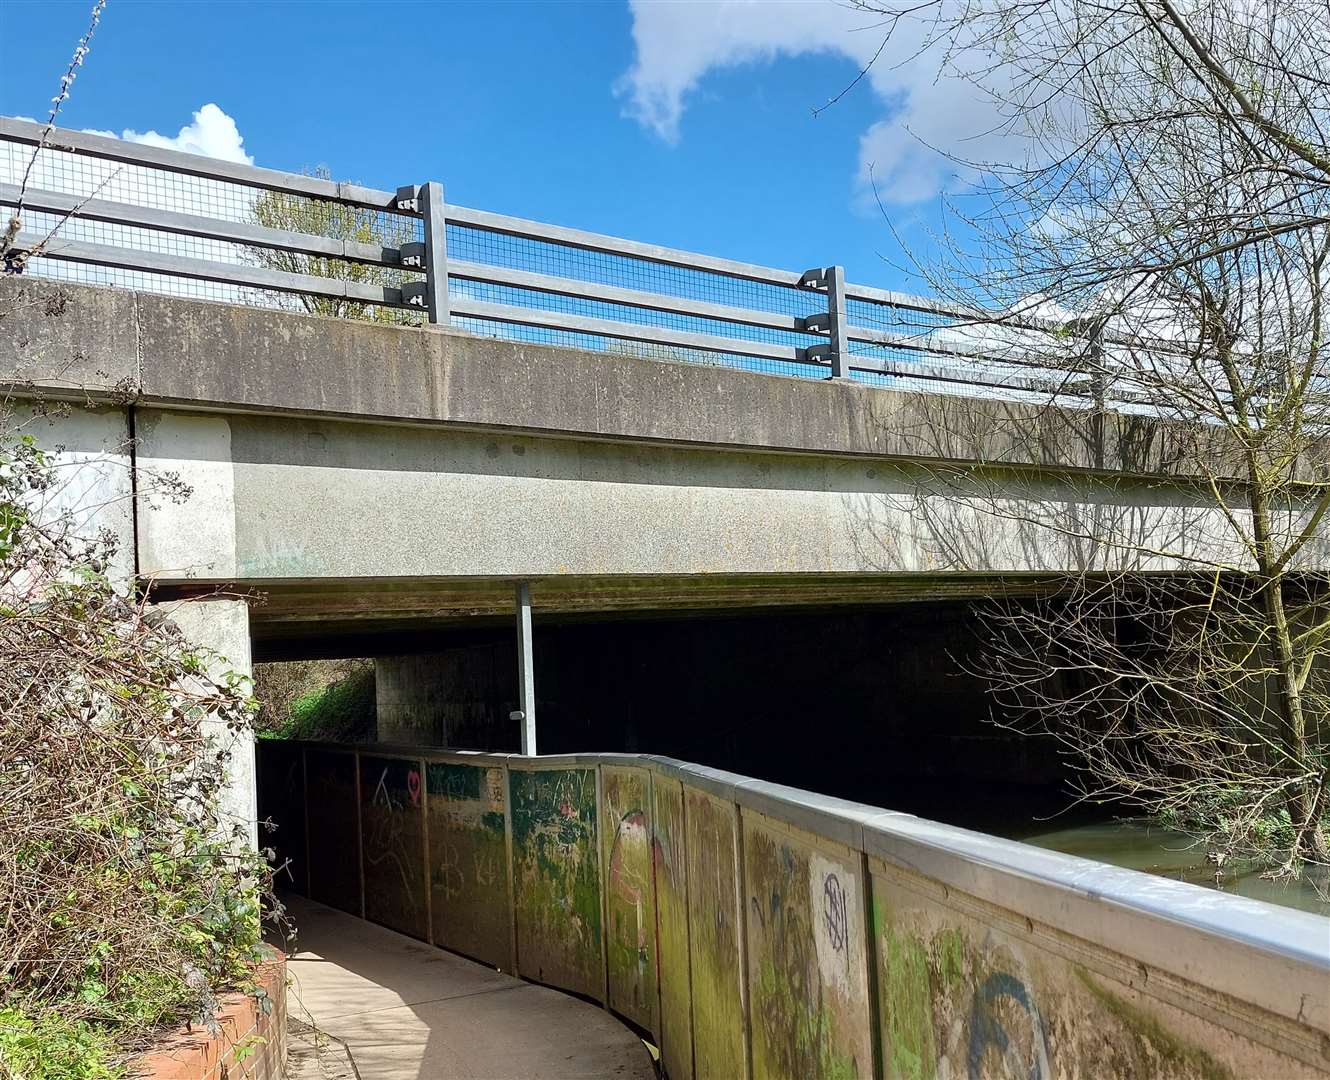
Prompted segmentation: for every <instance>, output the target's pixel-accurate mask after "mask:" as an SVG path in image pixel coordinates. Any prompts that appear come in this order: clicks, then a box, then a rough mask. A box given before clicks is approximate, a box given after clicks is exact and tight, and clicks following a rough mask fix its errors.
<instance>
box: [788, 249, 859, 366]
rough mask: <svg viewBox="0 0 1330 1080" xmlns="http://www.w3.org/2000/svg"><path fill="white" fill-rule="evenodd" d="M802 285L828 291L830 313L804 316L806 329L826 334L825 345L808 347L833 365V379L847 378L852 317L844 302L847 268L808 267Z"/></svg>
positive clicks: (811, 354)
mask: <svg viewBox="0 0 1330 1080" xmlns="http://www.w3.org/2000/svg"><path fill="white" fill-rule="evenodd" d="M800 284H801V285H803V286H804V287H805V288H808V289H823V290H825V291H826V294H827V312H826V314H825V315H823V314H820V313H819V314H817V315H810V316H808V318H806V319H804V325H803V328H804V329H805V330H812V331H816V332H819V333H825V334H826V335H827V343H826V344H825V345H814V346H813V347H812V348H811V349H809V350H808V356H809V358H810V359H813V360H825V361H826V362H827V363H828V364H830V365H831V377H832V378H833V379H845V378H848V377H849V375H850V335H849V325H850V322H849V317H848V315H847V312H846V301H845V267H843V266H828V267H826V268H825V269H820V270H809V271H808V272H807V273H805V274H804V275H803V277H802V278H801V279H800Z"/></svg>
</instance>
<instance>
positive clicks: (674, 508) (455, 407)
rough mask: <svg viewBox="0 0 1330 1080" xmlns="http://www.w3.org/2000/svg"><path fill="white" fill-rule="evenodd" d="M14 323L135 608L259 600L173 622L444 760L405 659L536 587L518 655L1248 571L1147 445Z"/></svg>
mask: <svg viewBox="0 0 1330 1080" xmlns="http://www.w3.org/2000/svg"><path fill="white" fill-rule="evenodd" d="M0 304H3V305H4V307H5V326H4V331H3V336H4V345H3V348H4V350H5V351H4V354H3V357H2V358H0V362H2V363H3V369H4V370H3V374H4V379H5V381H6V382H7V383H8V384H9V385H10V386H11V387H12V388H13V389H14V390H15V391H16V392H17V394H19V395H20V396H23V397H26V398H28V399H31V400H32V401H34V402H38V401H43V400H44V401H46V402H48V403H49V402H50V401H52V400H53V399H57V400H63V401H65V402H75V403H77V404H78V408H75V409H73V410H71V411H67V412H65V413H63V414H62V415H59V416H52V417H49V418H46V419H42V420H41V421H40V424H41V426H40V427H39V428H37V429H35V430H37V433H38V435H39V437H40V438H41V439H42V440H43V441H44V442H46V443H48V444H49V445H52V446H55V445H59V446H60V447H62V453H63V455H64V458H65V459H66V460H68V461H70V462H85V463H86V462H87V461H88V460H89V459H94V458H95V459H96V462H97V463H96V465H95V467H94V468H92V469H91V470H89V469H87V468H85V469H83V470H82V471H81V476H80V478H78V479H77V480H76V482H75V484H74V487H73V489H72V490H71V491H69V492H64V493H59V494H58V496H57V499H56V501H57V502H58V503H59V502H60V501H61V500H63V502H64V503H67V504H71V505H72V504H74V503H79V502H82V503H84V504H86V505H88V506H90V507H95V508H96V516H95V519H96V523H97V524H98V525H100V526H102V527H110V528H111V529H112V530H113V531H115V532H117V534H118V536H119V539H120V560H121V562H120V565H119V566H118V567H117V568H116V571H117V573H119V574H120V575H121V577H122V579H123V580H125V581H127V582H129V581H134V582H137V583H139V584H140V585H141V586H143V587H145V588H148V589H150V590H151V593H152V596H153V597H154V599H156V600H158V601H160V602H164V603H165V602H170V601H173V600H177V599H181V598H186V597H194V596H200V595H208V594H212V593H214V592H215V591H216V590H217V589H218V588H223V587H224V588H225V589H226V590H229V591H230V592H231V593H233V594H234V593H241V594H244V593H252V594H254V595H255V596H261V597H262V602H261V603H255V604H251V605H246V604H245V603H243V602H241V601H239V600H235V599H230V600H226V599H214V600H209V601H208V602H207V603H206V604H203V605H191V606H188V607H186V608H183V609H182V614H181V617H182V618H184V619H187V620H192V621H196V622H197V621H199V620H203V621H205V622H206V624H207V625H206V626H197V627H195V628H194V629H195V631H196V632H197V633H200V634H203V641H204V643H206V644H209V645H213V646H214V647H216V648H217V650H218V651H219V652H220V653H222V654H223V655H226V656H228V657H230V659H231V661H232V662H233V664H234V665H235V666H236V669H237V670H240V671H245V670H247V669H248V664H249V662H250V661H249V658H250V656H251V655H252V651H253V650H254V649H257V650H259V651H260V653H261V654H263V655H274V656H279V655H288V654H291V655H362V656H363V655H377V656H379V658H380V659H379V665H380V676H381V677H380V680H379V682H380V687H381V697H384V696H385V695H386V698H385V700H383V701H381V709H380V719H381V722H382V723H383V725H384V728H385V735H386V737H392V738H396V739H398V740H402V739H414V738H420V739H422V741H425V742H434V743H436V744H437V743H439V742H445V743H446V742H447V741H448V740H447V738H446V737H442V738H441V737H440V732H439V729H438V727H437V725H432V724H431V721H430V710H431V709H432V708H433V709H435V712H437V711H438V710H437V708H436V707H435V706H431V705H430V704H429V702H430V701H431V700H434V699H436V698H437V697H438V687H437V682H438V679H437V678H433V679H431V678H430V677H429V673H428V665H422V664H421V662H420V661H419V660H417V659H413V658H412V657H410V656H402V657H400V658H397V659H395V658H394V655H393V654H394V650H396V651H399V652H400V653H411V652H420V651H422V650H421V649H420V648H419V647H415V648H411V647H409V645H408V647H402V643H404V642H406V643H409V642H410V641H411V639H412V638H413V637H415V638H417V639H419V637H420V635H422V634H430V633H438V632H440V631H443V630H447V629H448V628H456V627H476V626H485V625H504V626H507V625H510V624H511V620H512V618H513V613H514V605H515V590H514V586H515V584H519V583H520V590H519V591H520V595H522V596H525V597H527V598H529V603H530V608H529V609H528V610H527V612H526V614H527V616H528V621H527V622H521V621H520V620H519V629H520V628H521V627H523V626H527V627H529V625H530V624H529V617H530V613H531V612H534V614H535V617H536V619H537V621H538V622H540V621H542V620H549V619H556V620H567V619H574V618H578V617H590V616H600V617H606V616H609V615H616V616H623V615H628V614H634V613H635V614H639V615H640V614H644V613H654V614H656V615H660V614H662V613H675V614H680V613H690V612H691V613H697V612H709V611H712V612H714V611H728V612H736V611H750V612H751V611H759V610H773V609H774V610H795V609H817V610H829V609H830V610H834V609H836V608H837V607H841V608H846V607H847V606H854V607H856V608H863V607H865V606H872V605H883V604H890V603H898V602H901V601H904V600H929V601H932V602H938V601H940V600H943V599H946V598H956V597H966V596H976V595H992V594H995V593H1003V592H1006V593H1013V594H1020V593H1022V592H1034V591H1038V590H1041V589H1046V588H1051V587H1056V586H1057V585H1058V584H1060V583H1062V582H1065V580H1066V579H1067V576H1068V575H1070V574H1087V573H1088V574H1108V573H1115V572H1121V571H1132V572H1140V573H1151V574H1183V573H1189V572H1192V571H1193V570H1194V569H1195V568H1196V567H1197V566H1201V567H1208V566H1213V565H1214V564H1216V563H1227V564H1230V565H1240V564H1241V560H1242V558H1243V555H1242V553H1241V552H1240V551H1237V550H1236V549H1234V548H1233V547H1232V544H1233V540H1232V538H1231V535H1228V536H1226V534H1231V530H1230V529H1229V527H1228V525H1227V523H1226V522H1224V521H1223V520H1222V519H1221V518H1220V516H1219V511H1218V509H1216V507H1215V506H1214V504H1213V499H1212V497H1211V496H1210V494H1209V492H1208V491H1207V490H1206V489H1205V488H1203V487H1202V486H1201V485H1200V484H1199V483H1198V482H1196V481H1194V480H1192V479H1191V478H1190V476H1191V472H1189V465H1190V464H1191V463H1192V462H1194V460H1195V455H1196V454H1198V453H1213V452H1215V448H1214V447H1213V446H1209V445H1207V443H1206V440H1203V439H1198V438H1197V437H1196V433H1195V432H1189V431H1180V430H1178V429H1177V428H1175V427H1172V426H1170V425H1169V424H1167V423H1164V422H1161V421H1158V420H1155V419H1151V418H1146V417H1140V416H1131V415H1126V414H1123V413H1119V412H1111V411H1097V410H1089V409H1076V408H1056V407H1049V406H1047V405H1043V406H1036V405H1033V404H1022V403H1019V402H1012V401H1010V400H1000V399H997V398H994V397H992V396H983V395H976V396H972V397H964V396H959V395H957V394H954V393H950V394H928V393H922V392H919V391H918V390H909V391H900V390H891V389H883V388H879V387H872V386H865V385H862V384H859V383H855V382H852V381H849V380H829V381H812V380H806V379H785V378H774V377H771V376H769V375H764V374H758V373H753V372H748V371H742V370H734V369H732V368H727V367H720V366H707V365H699V364H693V363H677V362H676V363H671V362H663V361H659V360H653V359H642V358H638V357H634V356H627V355H616V354H612V353H611V354H607V353H604V352H599V353H597V352H588V351H579V350H572V349H564V348H556V347H549V346H538V345H531V344H523V343H516V342H511V341H502V340H496V339H492V338H482V337H477V336H473V335H469V334H465V333H458V332H448V331H442V330H424V329H414V328H409V327H398V326H385V325H376V324H370V323H364V322H355V321H350V320H338V319H326V318H317V317H312V316H307V315H301V314H295V313H291V312H285V311H273V310H265V309H262V308H256V307H252V306H239V305H228V304H218V303H209V302H202V301H193V300H185V299H178V298H172V297H167V296H161V295H156V294H153V293H148V292H135V291H130V290H123V289H99V288H92V287H87V286H78V285H70V284H55V283H50V282H41V281H39V280H37V279H15V278H10V279H7V280H5V281H4V283H3V292H0ZM47 411H48V412H49V409H48V410H47ZM90 477H96V480H95V482H94V481H93V480H91V479H90ZM90 485H91V486H90ZM186 489H187V491H188V494H187V496H185V495H184V491H185V490H186ZM1310 557H1312V558H1324V552H1323V551H1322V550H1320V549H1313V550H1312V552H1311V556H1310ZM283 650H287V652H283ZM519 654H520V655H521V657H522V659H523V668H522V671H521V673H520V679H521V686H520V688H519V689H520V691H521V695H522V696H521V700H520V702H517V703H515V704H520V705H521V706H522V710H523V711H524V712H525V714H526V716H525V720H526V721H527V727H528V728H530V727H531V721H532V720H533V719H534V717H533V714H534V697H533V696H531V694H530V689H531V669H532V662H531V656H530V649H529V648H524V649H522V650H519ZM431 732H432V733H433V734H431ZM527 735H528V741H529V743H530V744H531V745H534V732H533V731H527ZM496 744H497V745H503V742H502V741H498V740H496V739H495V737H494V734H493V732H492V731H491V733H490V737H489V738H488V740H485V741H482V742H480V744H479V745H482V746H491V747H492V746H495V745H496ZM473 745H474V744H473ZM245 799H246V802H247V804H248V805H252V800H250V798H249V796H245ZM247 816H252V815H247Z"/></svg>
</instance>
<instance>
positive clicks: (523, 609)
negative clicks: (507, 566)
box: [512, 581, 536, 757]
mask: <svg viewBox="0 0 1330 1080" xmlns="http://www.w3.org/2000/svg"><path fill="white" fill-rule="evenodd" d="M515 599H516V608H517V698H518V708H517V711H516V712H515V713H514V714H513V716H512V719H514V720H518V721H520V722H521V725H522V753H523V754H524V755H525V756H527V757H535V756H536V675H535V662H534V656H533V654H532V648H531V584H530V583H529V582H526V581H522V582H519V583H518V585H517V589H516V597H515Z"/></svg>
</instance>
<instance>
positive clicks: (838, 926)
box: [822, 873, 850, 953]
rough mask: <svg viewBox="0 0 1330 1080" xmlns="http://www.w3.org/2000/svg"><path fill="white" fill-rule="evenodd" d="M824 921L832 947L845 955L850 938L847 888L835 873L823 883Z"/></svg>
mask: <svg viewBox="0 0 1330 1080" xmlns="http://www.w3.org/2000/svg"><path fill="white" fill-rule="evenodd" d="M822 919H823V922H824V923H825V924H826V928H827V940H828V941H830V942H831V947H832V948H833V949H834V950H835V951H836V952H838V953H843V952H844V951H845V946H846V944H847V943H848V941H849V937H850V924H849V917H848V915H847V913H846V910H845V888H844V886H842V885H841V883H840V878H839V877H837V876H836V875H835V874H834V873H833V874H828V875H827V876H826V879H825V880H824V881H823V882H822Z"/></svg>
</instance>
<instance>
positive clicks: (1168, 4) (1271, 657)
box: [861, 0, 1330, 873]
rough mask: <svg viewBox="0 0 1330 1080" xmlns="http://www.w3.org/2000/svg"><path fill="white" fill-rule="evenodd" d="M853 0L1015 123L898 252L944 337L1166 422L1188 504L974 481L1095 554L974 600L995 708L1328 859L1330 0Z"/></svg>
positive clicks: (1166, 796)
mask: <svg viewBox="0 0 1330 1080" xmlns="http://www.w3.org/2000/svg"><path fill="white" fill-rule="evenodd" d="M861 6H862V7H864V8H865V9H867V10H869V11H872V12H873V13H874V14H875V16H876V17H878V18H883V17H885V20H886V21H885V24H883V25H885V27H886V32H887V33H897V32H901V30H902V27H903V22H904V21H905V20H924V21H925V22H926V23H927V30H926V33H925V41H926V44H925V49H926V50H930V49H936V50H937V52H938V54H939V58H940V63H941V65H942V67H943V69H944V71H945V72H946V73H947V74H948V75H949V76H960V77H962V78H964V79H966V80H969V82H971V83H972V84H974V85H975V86H978V87H980V88H981V89H982V90H983V91H984V92H985V93H986V94H988V95H989V96H990V97H991V98H992V101H993V102H994V104H995V106H996V109H997V113H998V115H999V116H1001V117H1002V127H1003V134H1005V136H1007V138H1006V139H1005V140H1004V145H1008V146H1010V147H1012V151H1011V154H1010V157H1011V160H1003V161H961V160H960V159H959V158H957V159H956V161H957V163H958V165H961V166H963V167H964V169H965V170H966V172H967V174H968V175H971V176H978V177H980V178H981V179H979V180H978V181H976V182H975V183H974V184H972V185H971V186H969V187H968V188H967V189H966V190H965V192H964V193H963V194H960V195H957V196H955V197H952V198H950V199H949V200H948V211H949V213H950V215H952V220H951V224H950V225H949V228H948V234H947V237H946V240H947V241H948V242H947V243H944V244H942V245H939V246H940V247H941V249H942V250H944V252H945V254H943V255H941V256H929V257H927V258H925V257H923V256H919V257H917V258H916V259H915V266H916V268H917V270H918V272H919V273H920V275H921V276H922V277H923V278H924V279H925V280H926V281H927V283H928V285H929V287H931V288H932V289H933V290H934V291H936V292H938V293H940V294H941V295H942V296H944V297H946V298H947V299H949V300H950V301H951V302H953V303H954V304H956V305H957V306H958V308H960V309H961V310H963V311H965V312H967V313H968V315H969V325H968V327H967V328H965V329H961V330H955V331H953V332H952V333H951V340H952V341H953V342H955V341H963V342H968V343H969V345H970V346H971V347H973V348H974V349H976V351H980V352H984V353H987V354H988V355H990V356H995V357H998V358H1000V359H1001V360H1003V361H1005V362H1008V363H1010V364H1019V365H1022V366H1026V367H1033V368H1034V369H1036V370H1040V371H1043V372H1045V373H1046V374H1048V375H1050V376H1051V378H1050V380H1049V382H1050V385H1051V389H1050V391H1049V392H1048V394H1047V395H1046V403H1047V404H1048V405H1050V406H1057V407H1072V408H1076V409H1080V410H1081V415H1083V416H1084V417H1085V423H1086V424H1087V426H1088V425H1091V424H1093V423H1096V422H1098V423H1102V420H1103V416H1104V412H1103V410H1104V408H1105V405H1106V404H1107V405H1109V406H1112V407H1113V408H1114V409H1116V410H1117V411H1119V412H1122V413H1127V414H1135V415H1137V416H1141V417H1147V418H1151V419H1152V420H1153V421H1154V422H1155V423H1157V424H1158V425H1162V426H1166V427H1167V428H1168V429H1169V432H1170V439H1171V440H1172V441H1173V443H1174V445H1175V446H1178V447H1180V448H1181V450H1182V453H1181V466H1182V468H1181V470H1180V471H1184V472H1186V473H1187V474H1188V476H1189V479H1188V482H1187V484H1186V485H1185V486H1183V487H1181V488H1179V489H1178V491H1179V494H1178V498H1179V500H1181V501H1184V502H1185V501H1191V502H1193V503H1196V505H1197V508H1198V511H1201V512H1198V513H1196V514H1194V515H1192V516H1191V518H1190V519H1189V520H1190V522H1191V523H1190V524H1189V525H1188V526H1187V528H1186V529H1185V530H1182V532H1181V533H1179V534H1176V535H1174V534H1168V533H1167V532H1165V533H1164V534H1162V535H1161V533H1160V531H1159V530H1148V529H1145V530H1143V529H1140V528H1124V527H1123V525H1124V523H1123V522H1122V521H1120V520H1117V519H1112V520H1106V519H1104V518H1102V517H1099V516H1096V515H1090V516H1088V517H1087V516H1085V515H1080V516H1078V517H1076V518H1075V519H1071V518H1068V517H1067V516H1066V515H1065V513H1062V514H1061V516H1059V515H1060V511H1058V510H1057V509H1056V508H1048V507H1041V506H1040V505H1038V502H1037V500H1028V501H1020V500H1018V501H1017V502H1018V505H1013V504H1012V502H1011V500H1006V501H1005V502H1002V503H1001V504H1000V505H999V502H1000V501H999V500H998V499H996V498H994V499H992V500H991V502H990V512H991V513H995V514H1004V515H1009V516H1013V517H1020V518H1022V519H1023V520H1025V521H1028V522H1029V523H1031V524H1034V525H1037V526H1038V527H1039V528H1040V529H1042V530H1045V531H1047V532H1049V533H1050V534H1053V533H1057V534H1061V535H1063V536H1066V537H1072V538H1075V539H1076V540H1077V541H1079V542H1080V543H1081V544H1083V545H1085V546H1086V547H1087V548H1088V549H1089V551H1090V554H1089V557H1087V558H1086V559H1085V561H1084V562H1083V564H1082V570H1081V572H1080V575H1079V576H1078V578H1077V579H1076V580H1075V581H1074V582H1070V583H1069V584H1068V585H1067V587H1066V588H1065V589H1064V590H1062V592H1061V593H1060V594H1059V595H1057V596H1054V597H1049V598H1047V599H1045V600H1042V601H1039V602H1037V603H1022V604H1020V605H1015V604H1004V605H1000V606H995V608H994V610H993V611H992V612H991V613H990V616H989V618H988V621H987V629H988V631H989V636H990V637H991V641H992V646H991V660H990V662H989V663H988V664H986V674H987V675H988V676H989V677H991V678H992V679H993V680H994V687H995V690H996V693H997V694H998V696H999V698H1000V699H1001V700H1002V702H1003V704H1004V706H1005V712H1004V715H1005V716H1006V717H1007V718H1008V721H1009V722H1012V721H1011V719H1010V718H1011V717H1013V716H1015V717H1017V719H1016V720H1015V721H1014V722H1015V723H1016V724H1017V725H1018V726H1020V727H1021V728H1022V729H1024V730H1033V731H1036V732H1040V733H1044V734H1049V735H1052V736H1054V737H1056V738H1058V739H1060V740H1062V741H1063V743H1064V744H1066V746H1067V747H1068V749H1069V750H1070V751H1071V752H1072V753H1073V754H1074V755H1076V757H1077V758H1078V759H1079V761H1080V764H1081V765H1082V766H1083V768H1084V772H1083V774H1082V775H1084V776H1085V778H1086V783H1087V787H1086V794H1087V795H1089V796H1090V797H1093V798H1096V799H1106V798H1121V799H1126V800H1128V801H1129V802H1131V803H1133V804H1134V805H1137V806H1140V807H1144V808H1146V809H1147V810H1149V811H1152V812H1155V813H1161V814H1165V815H1167V816H1168V817H1169V818H1171V819H1172V820H1173V821H1175V822H1177V823H1179V824H1181V825H1184V826H1186V827H1189V828H1192V829H1195V830H1197V831H1198V832H1200V833H1202V834H1204V835H1205V836H1207V837H1208V838H1209V839H1210V840H1211V841H1212V842H1214V843H1215V844H1216V845H1217V847H1219V848H1221V849H1222V850H1224V851H1233V852H1245V853H1249V854H1256V855H1258V856H1260V857H1262V858H1265V859H1269V860H1271V861H1272V863H1273V864H1274V865H1276V866H1277V867H1278V868H1279V870H1280V871H1281V872H1285V873H1289V872H1293V871H1294V870H1296V869H1297V868H1298V867H1299V866H1300V865H1302V864H1303V863H1305V862H1306V861H1308V860H1315V861H1322V862H1324V861H1330V842H1328V841H1327V836H1326V826H1327V822H1328V821H1330V805H1328V804H1330V793H1327V790H1326V789H1327V777H1328V770H1330V720H1328V719H1327V716H1328V714H1330V597H1328V596H1327V588H1326V585H1327V566H1328V563H1327V557H1328V552H1327V543H1326V536H1327V529H1326V525H1327V520H1326V519H1327V512H1328V511H1330V469H1328V468H1327V458H1328V455H1327V445H1328V444H1327V438H1330V366H1328V357H1327V349H1326V318H1327V314H1330V312H1327V308H1326V275H1327V269H1328V268H1327V256H1328V255H1330V145H1328V143H1327V131H1330V81H1327V79H1326V72H1327V71H1330V34H1327V31H1326V26H1327V25H1330V5H1327V4H1326V2H1325V0H1280V2H1278V3H1274V2H1268V3H1254V4H1253V3H1249V2H1247V0H1195V2H1192V3H1189V4H1187V5H1185V6H1179V5H1178V4H1177V3H1175V2H1174V0H1128V2H1127V3H1121V4H1119V3H1107V2H1097V0H1034V2H1029V3H1026V2H1019V0H962V2H960V3H957V2H955V0H924V2H922V3H920V4H912V5H910V6H908V7H905V6H901V7H894V6H893V5H891V4H889V3H884V2H882V0H862V3H861ZM912 32H913V30H912ZM920 135H921V136H922V137H924V138H927V136H928V133H927V132H921V133H920ZM956 236H962V237H965V240H964V242H960V243H957V242H954V237H956ZM1095 402H1097V403H1098V407H1097V409H1095V408H1093V407H1092V408H1090V409H1087V408H1086V405H1087V404H1093V403H1095ZM1175 471H1176V470H1175ZM1202 532H1204V533H1205V534H1206V535H1204V536H1202V535H1200V533H1202Z"/></svg>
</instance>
